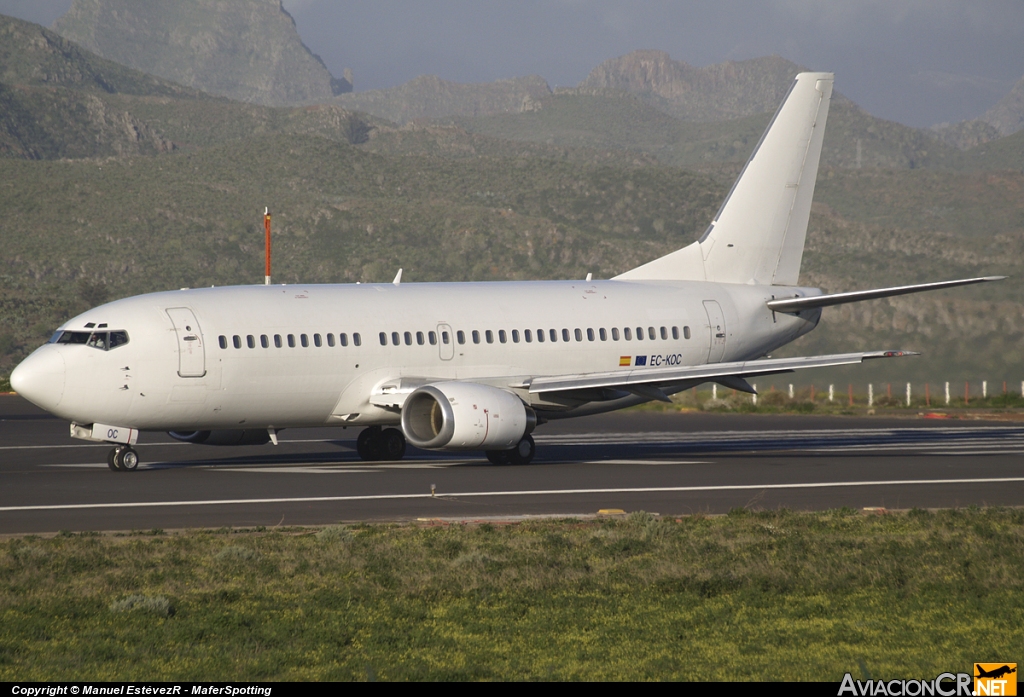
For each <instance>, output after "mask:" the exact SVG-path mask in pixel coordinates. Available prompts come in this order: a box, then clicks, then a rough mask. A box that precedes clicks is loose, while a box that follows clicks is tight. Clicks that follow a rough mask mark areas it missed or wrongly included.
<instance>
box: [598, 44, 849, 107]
mask: <svg viewBox="0 0 1024 697" xmlns="http://www.w3.org/2000/svg"><path fill="white" fill-rule="evenodd" d="M801 70H804V68H801V67H800V66H799V65H797V64H796V63H793V62H791V61H788V60H786V59H784V58H780V57H778V56H767V57H765V58H756V59H753V60H746V61H738V62H737V61H726V62H725V63H717V64H715V65H709V66H706V67H704V68H695V67H693V66H692V65H689V64H687V63H684V62H683V61H675V60H672V59H671V57H669V55H668V54H667V53H665V52H664V51H634V52H632V53H629V54H627V55H625V56H620V57H619V58H612V59H611V60H607V61H605V62H604V63H602V64H601V65H599V66H597V67H596V68H594V70H592V71H591V73H590V75H588V76H587V78H586V79H585V80H584V81H583V82H581V83H580V84H579V87H578V89H579V90H580V91H582V92H590V93H594V92H601V91H605V90H613V91H623V92H630V93H633V94H637V95H640V96H641V97H643V98H644V99H645V100H647V101H650V102H651V103H652V104H654V105H655V106H658V107H659V108H661V109H663V110H664V111H666V112H668V113H670V114H672V115H673V116H675V117H677V118H680V119H685V120H689V121H721V120H724V119H735V118H740V117H743V116H751V115H753V114H761V113H764V112H773V111H775V110H776V109H777V108H778V106H779V104H780V103H781V102H782V99H783V97H785V96H786V92H787V91H788V90H789V86H790V85H791V84H792V82H793V76H794V75H796V74H797V73H799V72H800V71H801ZM837 101H838V100H837Z"/></svg>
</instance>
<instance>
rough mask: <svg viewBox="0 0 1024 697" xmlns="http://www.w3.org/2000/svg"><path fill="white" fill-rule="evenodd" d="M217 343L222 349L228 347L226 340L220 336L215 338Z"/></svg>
mask: <svg viewBox="0 0 1024 697" xmlns="http://www.w3.org/2000/svg"><path fill="white" fill-rule="evenodd" d="M217 343H219V344H220V347H221V348H222V349H226V348H227V347H228V338H227V337H226V336H224V335H223V334H221V335H220V336H218V337H217Z"/></svg>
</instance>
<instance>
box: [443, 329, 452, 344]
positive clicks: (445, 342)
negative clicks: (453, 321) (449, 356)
mask: <svg viewBox="0 0 1024 697" xmlns="http://www.w3.org/2000/svg"><path fill="white" fill-rule="evenodd" d="M441 343H442V344H444V345H445V346H447V345H448V344H449V343H451V339H450V338H448V332H441Z"/></svg>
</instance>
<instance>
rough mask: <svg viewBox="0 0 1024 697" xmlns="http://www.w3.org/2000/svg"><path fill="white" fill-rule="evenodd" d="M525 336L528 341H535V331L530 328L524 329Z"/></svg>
mask: <svg viewBox="0 0 1024 697" xmlns="http://www.w3.org/2000/svg"><path fill="white" fill-rule="evenodd" d="M523 338H524V339H526V343H528V344H530V343H533V332H531V331H530V330H529V329H524V330H523Z"/></svg>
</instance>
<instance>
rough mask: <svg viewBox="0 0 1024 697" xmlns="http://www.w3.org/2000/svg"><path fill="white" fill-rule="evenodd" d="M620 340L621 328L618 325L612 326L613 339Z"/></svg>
mask: <svg viewBox="0 0 1024 697" xmlns="http://www.w3.org/2000/svg"><path fill="white" fill-rule="evenodd" d="M618 340H619V328H618V327H612V341H618Z"/></svg>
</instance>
